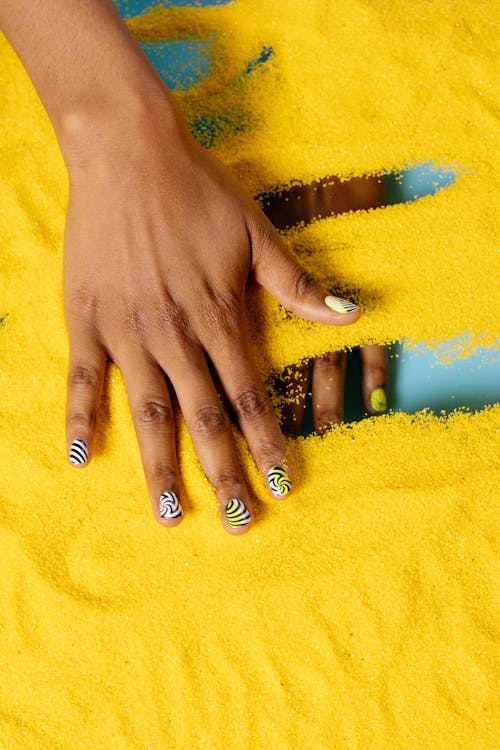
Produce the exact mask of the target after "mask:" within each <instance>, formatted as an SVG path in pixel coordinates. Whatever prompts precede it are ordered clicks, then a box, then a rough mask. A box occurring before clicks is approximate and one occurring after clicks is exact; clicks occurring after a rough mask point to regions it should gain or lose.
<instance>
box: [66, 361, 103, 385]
mask: <svg viewBox="0 0 500 750" xmlns="http://www.w3.org/2000/svg"><path fill="white" fill-rule="evenodd" d="M100 380H101V377H100V372H99V370H98V369H97V367H93V366H92V365H84V364H76V365H73V366H72V368H71V369H70V371H69V375H68V382H69V385H74V386H85V387H87V388H97V387H98V385H99V383H100Z"/></svg>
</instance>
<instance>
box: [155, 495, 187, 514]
mask: <svg viewBox="0 0 500 750" xmlns="http://www.w3.org/2000/svg"><path fill="white" fill-rule="evenodd" d="M160 516H161V517H162V518H168V519H170V518H180V517H181V516H182V508H181V504H180V503H179V501H178V499H177V495H176V494H175V492H172V491H171V490H169V491H168V492H162V494H161V495H160Z"/></svg>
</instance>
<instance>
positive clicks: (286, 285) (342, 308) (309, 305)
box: [252, 233, 361, 326]
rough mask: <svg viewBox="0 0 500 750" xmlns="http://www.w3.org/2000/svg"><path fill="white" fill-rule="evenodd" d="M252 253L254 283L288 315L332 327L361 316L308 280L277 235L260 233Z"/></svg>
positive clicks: (358, 312) (312, 279) (350, 303)
mask: <svg viewBox="0 0 500 750" xmlns="http://www.w3.org/2000/svg"><path fill="white" fill-rule="evenodd" d="M254 240H257V238H256V237H254ZM252 249H253V272H254V275H255V279H256V281H257V282H258V283H259V284H260V285H261V286H263V287H264V288H265V289H267V290H268V291H269V292H271V294H272V295H273V296H274V297H276V299H277V300H278V302H280V303H281V304H282V305H283V307H286V309H287V310H289V311H290V312H292V313H294V314H295V315H299V316H300V317H301V318H304V319H305V320H311V321H313V322H316V323H327V324H329V325H334V326H335V325H337V326H343V325H349V324H350V323H355V322H356V321H357V320H358V318H359V317H360V316H361V312H360V310H359V308H358V306H357V305H355V304H354V303H353V302H349V301H348V300H345V299H343V298H342V297H338V296H336V295H335V294H332V293H331V292H329V291H328V290H327V289H325V287H324V286H323V285H322V284H321V283H320V282H319V281H318V280H317V279H315V278H314V277H313V276H311V274H310V273H308V272H307V271H306V270H305V268H303V267H302V266H301V265H300V263H298V262H297V260H295V258H293V257H292V255H291V254H290V252H289V251H288V249H287V248H286V247H285V245H284V244H283V242H282V241H281V239H280V237H279V235H278V234H277V233H276V235H274V233H273V234H270V235H267V233H266V235H264V236H262V233H259V235H258V240H257V241H255V242H254V243H253V248H252Z"/></svg>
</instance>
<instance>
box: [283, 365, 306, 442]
mask: <svg viewBox="0 0 500 750" xmlns="http://www.w3.org/2000/svg"><path fill="white" fill-rule="evenodd" d="M310 380H311V363H309V362H308V363H307V364H304V365H290V366H289V367H286V368H285V370H284V371H283V373H282V376H281V378H280V380H279V381H278V385H277V388H276V391H277V396H278V398H279V400H280V402H281V428H282V430H283V433H284V434H285V435H288V436H289V437H298V436H299V435H301V434H302V425H303V421H304V412H305V408H306V397H307V394H308V392H309V386H310Z"/></svg>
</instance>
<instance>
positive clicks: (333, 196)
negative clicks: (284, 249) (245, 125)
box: [259, 177, 387, 437]
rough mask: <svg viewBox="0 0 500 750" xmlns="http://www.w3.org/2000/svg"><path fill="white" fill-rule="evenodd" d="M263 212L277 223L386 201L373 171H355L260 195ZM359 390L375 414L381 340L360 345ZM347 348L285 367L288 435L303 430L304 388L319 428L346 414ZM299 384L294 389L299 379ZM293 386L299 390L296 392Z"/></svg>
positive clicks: (383, 378)
mask: <svg viewBox="0 0 500 750" xmlns="http://www.w3.org/2000/svg"><path fill="white" fill-rule="evenodd" d="M259 200H260V203H261V204H262V206H263V208H264V211H265V212H266V215H267V216H268V217H269V218H270V219H271V220H272V222H273V224H274V225H275V226H276V227H277V228H279V229H286V228H288V227H291V226H294V225H295V224H299V223H300V222H306V223H307V222H310V221H312V220H313V219H318V218H321V217H326V216H333V215H335V214H339V213H345V212H347V211H359V210H362V209H369V208H378V207H380V206H383V205H384V189H383V184H382V182H381V180H380V179H378V178H376V177H357V178H354V179H352V180H349V181H345V182H342V181H341V180H340V179H339V178H337V177H326V178H325V179H324V180H318V181H317V182H312V183H310V184H308V185H294V186H293V187H291V188H285V189H282V190H277V191H276V192H274V193H272V194H268V195H266V196H260V197H259ZM360 359H361V370H362V376H361V391H362V394H363V400H364V403H365V406H366V409H367V411H368V412H369V413H370V414H378V413H379V412H377V411H375V410H374V409H373V408H372V405H371V403H370V394H371V393H372V391H374V390H375V389H376V388H383V389H384V390H385V391H386V393H387V355H386V351H385V347H383V346H376V345H371V346H363V347H361V349H360ZM346 366H347V355H346V352H329V353H328V354H325V355H324V356H323V357H316V358H315V359H313V360H312V363H311V366H310V367H309V366H305V365H301V366H300V367H297V368H294V367H292V368H290V369H289V370H288V372H287V373H285V376H284V381H283V384H282V387H281V391H282V392H283V391H284V390H286V388H287V386H288V387H289V388H291V389H293V394H294V396H295V394H297V398H296V399H295V400H294V401H293V402H292V403H289V404H287V405H286V407H285V408H284V411H283V418H282V425H283V430H284V432H285V433H286V434H287V435H290V436H293V437H296V436H298V435H300V434H301V433H302V422H303V418H304V410H305V400H306V394H307V393H308V391H309V389H310V388H311V390H312V417H313V427H314V429H315V431H316V432H318V433H321V432H324V431H325V430H327V429H328V428H329V427H331V426H332V425H334V424H340V423H341V422H343V420H344V385H345V378H346ZM298 382H300V383H301V389H297V383H298ZM297 391H299V392H298V393H297Z"/></svg>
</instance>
